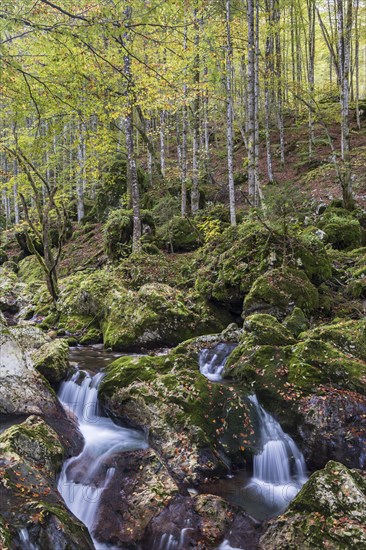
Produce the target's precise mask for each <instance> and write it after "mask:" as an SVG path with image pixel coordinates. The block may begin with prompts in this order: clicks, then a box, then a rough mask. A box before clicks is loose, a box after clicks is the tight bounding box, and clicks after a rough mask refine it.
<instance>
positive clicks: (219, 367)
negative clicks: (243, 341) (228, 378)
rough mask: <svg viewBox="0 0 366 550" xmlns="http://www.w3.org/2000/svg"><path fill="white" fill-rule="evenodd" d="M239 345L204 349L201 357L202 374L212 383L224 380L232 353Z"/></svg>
mask: <svg viewBox="0 0 366 550" xmlns="http://www.w3.org/2000/svg"><path fill="white" fill-rule="evenodd" d="M236 346H237V344H227V343H221V344H217V345H216V346H215V347H213V348H209V349H203V350H202V351H201V353H200V355H199V367H200V372H201V373H202V374H203V375H204V376H206V378H208V379H209V380H211V382H219V381H220V380H222V376H221V375H222V372H223V370H224V367H225V363H226V361H227V358H228V357H229V355H230V353H231V352H232V351H233V349H235V348H236Z"/></svg>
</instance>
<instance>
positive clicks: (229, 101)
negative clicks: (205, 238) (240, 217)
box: [225, 0, 236, 226]
mask: <svg viewBox="0 0 366 550" xmlns="http://www.w3.org/2000/svg"><path fill="white" fill-rule="evenodd" d="M225 11H226V13H225V15H226V133H227V166H228V181H229V205H230V223H231V225H232V226H236V213H235V187H234V153H233V97H232V55H233V49H232V43H231V29H230V0H226V10H225Z"/></svg>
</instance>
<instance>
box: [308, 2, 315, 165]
mask: <svg viewBox="0 0 366 550" xmlns="http://www.w3.org/2000/svg"><path fill="white" fill-rule="evenodd" d="M307 10H308V24H309V33H308V49H309V51H308V87H309V105H310V107H309V115H308V116H309V119H308V120H309V158H312V156H313V145H314V84H315V77H314V75H315V73H314V62H315V0H307Z"/></svg>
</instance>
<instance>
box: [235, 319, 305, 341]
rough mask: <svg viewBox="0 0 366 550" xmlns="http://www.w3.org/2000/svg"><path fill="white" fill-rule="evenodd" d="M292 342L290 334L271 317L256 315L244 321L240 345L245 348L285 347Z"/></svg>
mask: <svg viewBox="0 0 366 550" xmlns="http://www.w3.org/2000/svg"><path fill="white" fill-rule="evenodd" d="M294 342H295V339H294V337H293V336H292V334H291V332H290V331H289V330H287V328H286V327H285V326H284V325H281V323H280V322H279V321H278V320H277V319H276V318H275V317H273V316H272V315H267V314H265V313H256V314H254V315H250V316H249V317H246V318H245V320H244V332H243V335H242V337H241V343H242V344H243V345H244V346H245V347H247V348H250V347H254V346H258V345H272V346H285V345H290V344H293V343H294Z"/></svg>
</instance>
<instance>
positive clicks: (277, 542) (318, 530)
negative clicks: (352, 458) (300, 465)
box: [259, 461, 366, 550]
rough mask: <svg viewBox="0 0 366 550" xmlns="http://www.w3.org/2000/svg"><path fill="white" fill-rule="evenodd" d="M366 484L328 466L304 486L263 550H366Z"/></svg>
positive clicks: (262, 545)
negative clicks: (361, 549) (324, 549)
mask: <svg viewBox="0 0 366 550" xmlns="http://www.w3.org/2000/svg"><path fill="white" fill-rule="evenodd" d="M365 525H366V480H365V478H364V477H363V476H362V475H360V473H358V472H357V471H354V470H348V469H347V468H346V467H345V466H343V465H342V464H339V463H337V462H333V461H331V462H329V463H328V464H327V465H326V467H325V469H324V470H321V471H319V472H316V473H314V474H313V475H312V476H311V477H310V479H309V481H308V482H307V483H305V485H304V486H303V488H302V489H301V491H300V492H299V493H298V495H297V496H296V498H295V499H294V500H293V501H292V503H291V504H290V507H289V509H288V510H287V512H286V513H285V514H284V515H282V516H280V517H279V518H278V519H275V520H273V521H272V522H271V523H270V525H269V527H268V529H267V531H266V533H265V534H264V535H263V537H262V538H261V539H260V545H259V547H260V548H261V549H263V550H272V549H273V550H281V549H283V550H285V549H286V550H297V549H298V548H301V549H304V550H314V549H319V550H320V549H322V548H337V549H338V548H339V549H344V550H346V549H348V548H366V527H365Z"/></svg>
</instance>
